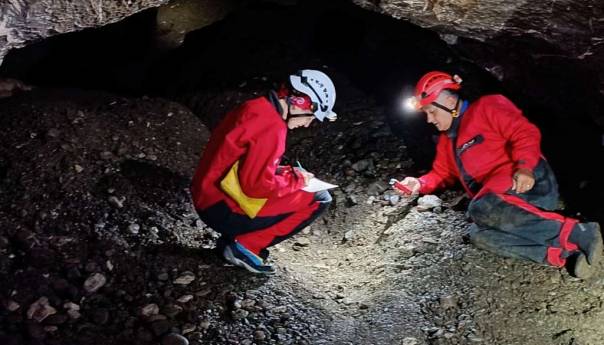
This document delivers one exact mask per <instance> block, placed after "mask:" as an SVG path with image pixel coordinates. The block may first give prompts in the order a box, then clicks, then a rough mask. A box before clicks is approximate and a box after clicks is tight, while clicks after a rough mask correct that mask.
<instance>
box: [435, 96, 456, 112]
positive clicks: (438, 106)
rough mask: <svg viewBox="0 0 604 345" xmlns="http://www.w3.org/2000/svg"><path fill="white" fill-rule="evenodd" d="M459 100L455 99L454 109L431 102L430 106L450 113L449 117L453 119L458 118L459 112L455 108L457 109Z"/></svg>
mask: <svg viewBox="0 0 604 345" xmlns="http://www.w3.org/2000/svg"><path fill="white" fill-rule="evenodd" d="M460 101H461V100H460V98H459V97H457V101H456V102H455V107H453V108H447V107H445V106H444V105H442V104H440V103H436V102H432V103H431V104H432V105H433V106H435V107H437V108H440V109H442V110H444V111H446V112H448V113H451V116H453V117H458V116H459V112H458V111H457V108H458V107H459V102H460Z"/></svg>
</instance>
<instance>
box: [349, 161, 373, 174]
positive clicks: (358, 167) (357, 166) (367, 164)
mask: <svg viewBox="0 0 604 345" xmlns="http://www.w3.org/2000/svg"><path fill="white" fill-rule="evenodd" d="M351 168H352V169H354V171H356V172H362V171H365V170H368V169H372V168H373V160H372V159H361V160H360V161H358V162H356V163H354V164H352V166H351Z"/></svg>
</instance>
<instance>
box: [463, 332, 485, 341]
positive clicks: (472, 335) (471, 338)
mask: <svg viewBox="0 0 604 345" xmlns="http://www.w3.org/2000/svg"><path fill="white" fill-rule="evenodd" d="M466 338H467V339H468V340H469V341H471V342H473V343H480V342H482V341H483V339H482V338H481V337H479V336H477V335H476V334H472V333H470V334H468V335H467V336H466Z"/></svg>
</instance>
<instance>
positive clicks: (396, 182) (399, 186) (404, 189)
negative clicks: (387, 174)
mask: <svg viewBox="0 0 604 345" xmlns="http://www.w3.org/2000/svg"><path fill="white" fill-rule="evenodd" d="M390 185H392V186H393V187H394V188H396V189H398V190H400V191H401V192H403V193H404V194H407V195H411V194H413V191H412V190H411V189H409V187H407V186H405V185H404V184H402V183H401V181H399V180H397V179H393V178H392V179H390Z"/></svg>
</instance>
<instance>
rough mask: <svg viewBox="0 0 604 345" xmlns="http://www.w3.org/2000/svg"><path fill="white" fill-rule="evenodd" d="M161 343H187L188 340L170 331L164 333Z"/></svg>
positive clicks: (181, 344)
mask: <svg viewBox="0 0 604 345" xmlns="http://www.w3.org/2000/svg"><path fill="white" fill-rule="evenodd" d="M161 344H162V345H189V340H188V339H187V338H185V337H183V336H182V335H180V334H176V333H170V334H166V335H165V336H164V337H163V338H162V340H161Z"/></svg>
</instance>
